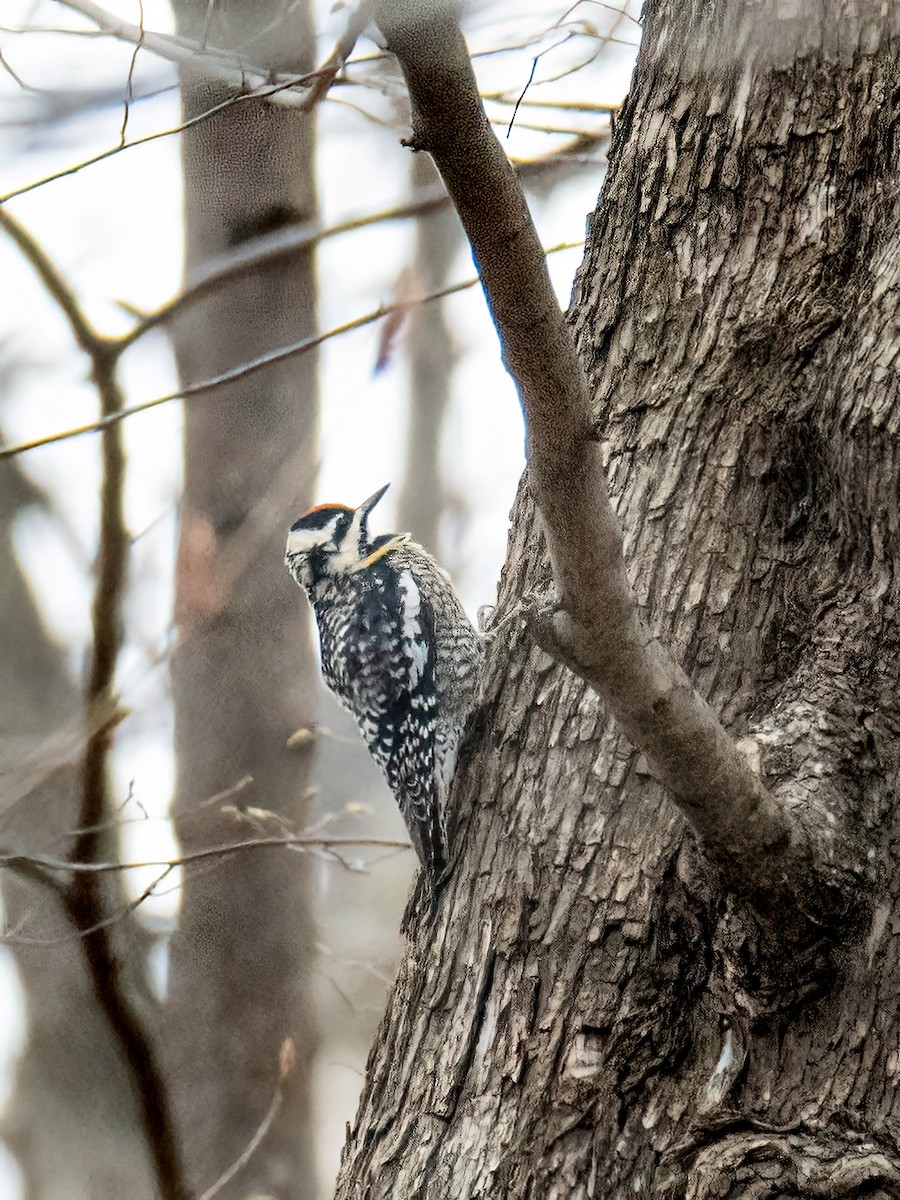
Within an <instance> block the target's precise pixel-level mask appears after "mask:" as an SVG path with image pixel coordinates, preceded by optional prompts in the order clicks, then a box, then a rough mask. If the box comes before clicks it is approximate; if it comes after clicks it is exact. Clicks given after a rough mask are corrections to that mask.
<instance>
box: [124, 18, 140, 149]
mask: <svg viewBox="0 0 900 1200" xmlns="http://www.w3.org/2000/svg"><path fill="white" fill-rule="evenodd" d="M138 10H139V12H140V37H139V38H138V40H137V41H136V42H135V44H134V49H133V50H132V52H131V62H130V63H129V64H128V81H127V82H126V84H125V103H124V106H123V112H122V128H121V129H120V130H119V145H120V146H121V147H124V146H125V133H126V131H127V129H128V118H129V116H130V115H131V102H132V100H133V99H134V68H135V66H136V65H137V59H138V55H139V54H140V52H141V47H142V46H143V44H144V0H138Z"/></svg>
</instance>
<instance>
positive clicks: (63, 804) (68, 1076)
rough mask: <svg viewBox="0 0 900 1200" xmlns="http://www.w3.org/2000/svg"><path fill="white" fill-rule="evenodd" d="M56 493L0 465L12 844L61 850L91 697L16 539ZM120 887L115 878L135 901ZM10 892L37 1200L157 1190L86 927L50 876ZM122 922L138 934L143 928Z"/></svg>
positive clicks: (20, 1086) (111, 1197)
mask: <svg viewBox="0 0 900 1200" xmlns="http://www.w3.org/2000/svg"><path fill="white" fill-rule="evenodd" d="M44 503H45V501H44V498H43V496H42V495H41V494H40V493H39V492H38V491H37V490H36V489H34V488H33V487H32V486H31V485H30V484H29V483H28V481H27V479H26V477H25V476H24V475H23V474H22V473H21V472H20V470H19V468H18V466H17V464H16V463H15V462H14V461H7V462H4V463H2V464H0V546H2V549H0V554H2V558H3V561H4V563H5V564H6V565H5V567H4V569H3V571H2V572H0V747H2V749H0V813H2V819H3V844H4V846H5V847H12V848H15V849H17V850H22V851H25V852H28V853H32V854H35V853H37V854H40V853H45V854H50V855H53V856H59V855H60V854H65V853H66V852H67V851H68V847H69V843H70V840H71V833H72V831H73V830H74V829H75V828H76V827H77V825H78V814H79V809H80V802H81V769H80V757H81V754H82V752H83V737H82V730H81V722H82V700H81V697H80V695H79V692H78V689H77V687H76V686H75V683H74V681H73V679H72V678H71V676H70V674H69V672H68V669H67V667H66V663H65V657H64V654H63V652H62V649H61V648H60V647H58V646H56V645H54V644H53V642H52V640H51V639H50V637H49V636H48V634H47V631H46V629H45V628H44V626H43V624H42V622H41V618H40V615H39V613H38V611H37V609H36V606H35V602H34V597H33V596H32V594H31V592H30V590H29V588H28V584H27V582H26V580H25V578H24V576H23V574H22V572H21V570H20V569H19V567H18V564H17V563H16V558H15V554H14V551H13V542H12V528H13V523H14V521H15V519H16V517H17V516H18V515H19V514H20V513H21V512H22V511H23V510H24V509H25V508H27V507H28V506H30V505H43V504H44ZM28 760H31V762H30V763H29V765H28V766H25V767H24V768H23V764H24V763H28ZM54 760H55V761H54ZM118 889H119V884H118V882H117V881H115V880H111V881H110V891H111V892H112V893H114V894H118V897H119V899H118V905H119V906H121V904H122V900H121V893H120V892H119V891H118ZM3 902H4V908H5V917H6V928H7V930H9V931H10V938H9V946H10V949H11V951H12V953H13V955H14V957H15V962H16V966H17V967H18V971H19V977H20V979H21V982H22V986H23V990H24V996H25V1005H26V1014H25V1015H26V1019H27V1040H26V1043H25V1046H24V1049H23V1052H22V1054H21V1056H20V1058H19V1061H18V1063H17V1065H16V1074H15V1082H14V1090H13V1094H12V1097H11V1099H10V1101H9V1104H8V1106H7V1110H6V1115H5V1116H4V1118H3V1123H2V1135H3V1137H4V1139H5V1140H6V1142H7V1143H8V1145H9V1147H10V1149H11V1150H12V1152H13V1154H15V1156H16V1158H17V1160H18V1163H19V1166H20V1168H21V1170H22V1175H23V1182H24V1196H25V1200H120V1198H121V1197H122V1196H125V1195H127V1196H130V1197H134V1200H150V1197H151V1196H152V1195H153V1193H154V1187H153V1178H152V1174H151V1172H150V1170H149V1166H148V1161H147V1153H146V1148H145V1144H144V1137H143V1133H142V1130H141V1126H140V1122H139V1119H138V1113H137V1109H136V1106H135V1103H134V1095H133V1092H132V1086H131V1081H130V1079H129V1076H128V1073H127V1071H126V1070H125V1069H124V1066H123V1063H122V1058H121V1054H120V1051H119V1047H118V1044H117V1042H116V1040H115V1038H114V1037H113V1035H112V1032H111V1030H110V1026H109V1022H108V1020H107V1018H106V1016H105V1015H104V1014H103V1013H102V1012H101V1011H100V1009H99V1008H98V1007H97V1003H96V1000H95V997H94V990H93V987H92V984H91V981H90V979H89V978H88V974H87V971H86V970H85V964H84V957H83V954H82V948H81V942H80V940H79V937H78V934H77V933H76V931H75V930H74V928H73V927H72V926H71V924H70V923H69V919H68V917H67V915H66V912H65V910H64V908H63V905H62V904H61V903H60V900H59V898H58V897H57V895H56V894H55V893H54V892H53V891H51V890H50V889H48V888H47V887H46V886H44V885H41V884H39V883H36V882H31V881H26V880H24V879H22V878H21V877H19V876H16V875H14V874H12V872H9V871H7V872H4V874H3ZM113 906H114V907H115V901H113ZM124 924H125V923H123V925H124ZM121 932H122V937H123V939H124V938H125V937H126V936H130V933H132V932H133V930H131V931H129V932H126V930H125V929H124V928H123V929H122V931H121ZM42 942H43V944H42ZM121 946H122V948H123V951H124V941H123V943H121ZM131 948H132V949H133V950H138V953H140V948H139V947H137V946H136V945H132V946H131ZM136 961H137V960H136Z"/></svg>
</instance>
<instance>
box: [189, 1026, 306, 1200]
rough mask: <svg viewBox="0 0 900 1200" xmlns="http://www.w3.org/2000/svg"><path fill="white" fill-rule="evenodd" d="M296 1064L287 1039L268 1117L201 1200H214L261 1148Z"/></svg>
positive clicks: (280, 1060) (282, 1048) (280, 1059)
mask: <svg viewBox="0 0 900 1200" xmlns="http://www.w3.org/2000/svg"><path fill="white" fill-rule="evenodd" d="M295 1063H296V1050H295V1047H294V1042H293V1040H292V1039H291V1038H285V1039H284V1041H283V1042H282V1044H281V1051H280V1053H279V1058H278V1082H277V1083H276V1084H275V1092H274V1094H273V1096H272V1102H271V1104H270V1105H269V1108H268V1111H267V1112H266V1115H265V1116H264V1117H263V1119H262V1121H260V1123H259V1128H258V1129H257V1130H256V1132H255V1133H254V1135H253V1137H252V1138H251V1139H250V1141H249V1142H248V1143H247V1147H246V1149H245V1150H244V1151H243V1153H242V1154H239V1155H238V1157H237V1158H236V1159H235V1161H234V1162H233V1163H232V1164H231V1166H230V1167H229V1168H228V1170H227V1171H223V1173H222V1174H221V1175H220V1177H219V1178H218V1179H217V1180H216V1182H215V1183H214V1184H213V1185H212V1187H209V1188H207V1189H206V1191H205V1192H204V1193H203V1194H202V1196H201V1197H200V1200H213V1197H214V1196H217V1195H218V1194H219V1192H221V1190H222V1188H224V1187H226V1186H227V1185H228V1184H229V1183H231V1181H232V1179H234V1177H235V1175H237V1173H238V1172H239V1171H241V1170H243V1168H244V1167H245V1166H246V1165H247V1163H248V1162H249V1161H250V1159H251V1158H252V1157H253V1155H254V1154H255V1153H256V1151H257V1149H258V1148H259V1145H260V1143H261V1142H262V1140H263V1138H264V1137H265V1136H266V1134H267V1133H268V1132H269V1130H270V1129H271V1128H272V1123H273V1121H274V1120H275V1118H276V1117H277V1116H278V1111H279V1109H280V1108H281V1101H282V1099H283V1098H284V1089H285V1085H286V1083H287V1081H288V1079H289V1078H290V1077H291V1074H292V1073H293V1070H294V1066H295Z"/></svg>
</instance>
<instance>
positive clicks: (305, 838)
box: [0, 833, 410, 886]
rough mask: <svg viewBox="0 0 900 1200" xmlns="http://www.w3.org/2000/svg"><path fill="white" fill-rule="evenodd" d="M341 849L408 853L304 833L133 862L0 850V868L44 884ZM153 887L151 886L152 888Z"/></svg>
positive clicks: (389, 842)
mask: <svg viewBox="0 0 900 1200" xmlns="http://www.w3.org/2000/svg"><path fill="white" fill-rule="evenodd" d="M336 846H338V847H343V848H344V849H347V848H351V847H354V846H359V847H363V848H365V847H376V848H377V849H379V850H409V849H410V843H409V842H408V841H404V840H402V839H396V838H378V837H374V838H373V837H345V836H342V835H337V834H335V835H333V836H332V837H318V836H316V835H310V834H306V833H298V834H287V835H284V836H278V837H260V838H247V839H246V840H244V841H240V842H227V843H225V844H224V845H222V846H207V847H206V848H205V849H203V850H192V851H190V852H189V853H187V854H182V855H176V856H174V857H173V858H159V859H153V858H151V859H146V860H140V861H137V862H90V861H85V862H78V861H75V860H71V859H62V858H52V857H51V856H49V855H46V854H22V853H20V852H19V851H16V850H9V851H5V850H0V869H2V868H4V867H5V868H7V869H9V870H16V871H18V870H34V871H36V872H38V873H39V874H40V877H41V882H42V883H46V882H48V880H49V879H50V878H51V877H52V876H53V875H55V874H76V875H109V874H110V873H118V872H121V871H146V870H148V869H149V868H151V867H159V868H160V869H161V870H163V871H165V872H166V873H168V872H169V871H172V870H174V869H175V868H176V867H184V866H188V865H189V864H190V863H195V862H206V861H208V860H210V859H218V858H225V857H227V856H228V855H230V854H237V853H238V852H240V851H244V850H272V849H275V850H277V849H291V848H294V849H301V850H302V849H304V848H311V849H323V850H331V849H333V848H334V847H336ZM154 886H155V885H154Z"/></svg>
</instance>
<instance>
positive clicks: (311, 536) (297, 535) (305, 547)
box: [286, 514, 342, 554]
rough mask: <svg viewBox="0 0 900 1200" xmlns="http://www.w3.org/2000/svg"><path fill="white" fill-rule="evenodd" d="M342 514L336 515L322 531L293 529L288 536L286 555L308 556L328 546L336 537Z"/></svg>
mask: <svg viewBox="0 0 900 1200" xmlns="http://www.w3.org/2000/svg"><path fill="white" fill-rule="evenodd" d="M341 515H342V514H336V515H335V516H333V517H332V518H331V520H330V521H329V522H328V524H327V525H323V526H322V528H321V529H292V530H290V532H289V533H288V535H287V546H286V553H288V554H308V553H309V552H310V550H315V549H316V548H317V547H318V546H325V545H328V543H329V542H331V540H332V539H333V537H334V527H335V525H336V524H337V523H338V521H339V520H340V519H341Z"/></svg>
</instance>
